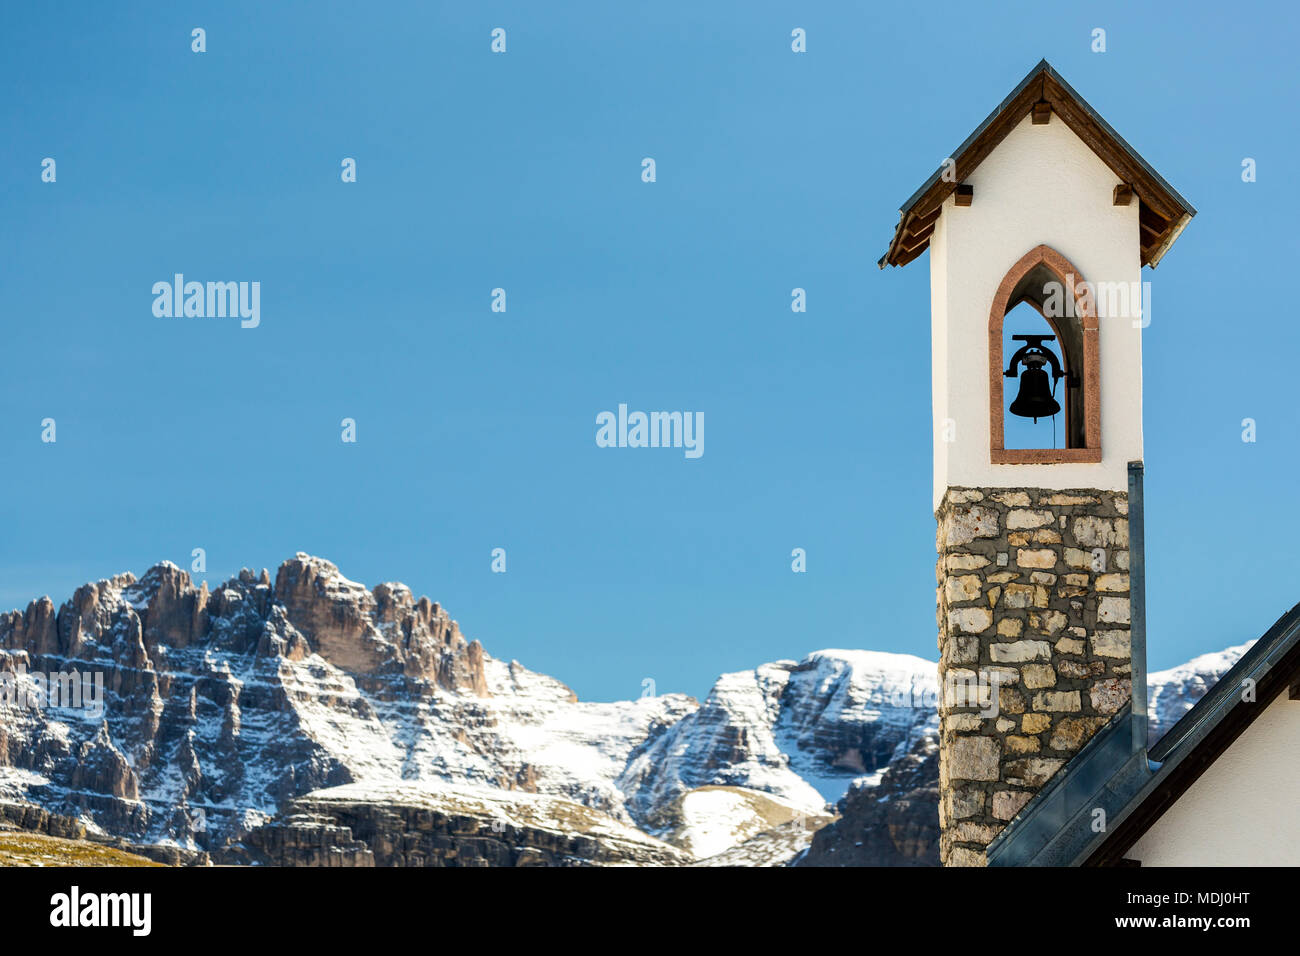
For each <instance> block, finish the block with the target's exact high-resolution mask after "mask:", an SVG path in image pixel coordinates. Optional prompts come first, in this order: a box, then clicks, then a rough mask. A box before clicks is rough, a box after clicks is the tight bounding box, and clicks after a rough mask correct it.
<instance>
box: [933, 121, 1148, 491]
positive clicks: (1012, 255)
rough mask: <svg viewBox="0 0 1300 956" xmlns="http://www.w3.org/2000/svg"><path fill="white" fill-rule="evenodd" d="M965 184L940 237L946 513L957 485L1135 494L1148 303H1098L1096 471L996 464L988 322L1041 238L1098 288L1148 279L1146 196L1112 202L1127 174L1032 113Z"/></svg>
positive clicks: (939, 366) (939, 468)
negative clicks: (1143, 244) (1133, 465)
mask: <svg viewBox="0 0 1300 956" xmlns="http://www.w3.org/2000/svg"><path fill="white" fill-rule="evenodd" d="M966 182H969V183H971V184H972V185H973V186H974V187H975V196H974V202H973V203H972V204H971V205H970V206H965V207H958V206H956V205H955V203H954V199H953V197H951V196H950V197H948V199H947V200H945V202H944V208H943V212H942V213H941V214H940V216H939V220H938V223H937V225H936V227H935V231H934V235H933V237H932V238H931V241H930V290H931V327H932V337H933V384H934V392H933V401H934V503H935V507H936V508H937V507H938V505H939V502H940V500H941V499H942V497H943V493H944V489H946V488H947V487H949V486H954V485H964V486H977V487H990V486H991V487H1015V486H1023V487H1036V488H1101V489H1107V490H1112V491H1122V490H1125V489H1126V488H1127V487H1128V471H1127V465H1128V462H1129V461H1131V460H1135V459H1140V458H1142V344H1141V330H1140V328H1135V327H1134V325H1135V323H1134V319H1136V318H1137V317H1138V315H1139V314H1140V312H1139V310H1138V307H1137V306H1136V305H1134V306H1131V307H1130V309H1129V312H1128V313H1127V314H1124V315H1110V314H1108V311H1109V309H1108V303H1107V302H1106V301H1105V297H1104V296H1103V297H1099V299H1098V302H1097V313H1098V316H1099V318H1100V323H1099V325H1100V331H1099V333H1098V338H1099V345H1100V352H1101V446H1102V460H1101V462H1099V463H1095V464H1079V463H1065V464H1051V465H994V464H992V463H991V461H990V456H989V384H988V320H989V310H990V308H991V307H992V304H993V297H994V295H995V294H996V292H997V289H998V286H999V284H1001V282H1002V279H1003V277H1004V276H1005V275H1006V273H1007V271H1008V270H1009V269H1010V268H1011V267H1012V266H1013V265H1014V264H1015V263H1016V262H1017V261H1018V260H1019V259H1020V258H1021V257H1022V256H1023V255H1024V254H1025V253H1027V252H1029V251H1030V250H1031V249H1033V248H1034V247H1035V246H1037V245H1039V244H1040V243H1043V244H1046V245H1049V246H1051V247H1052V248H1054V249H1056V251H1058V252H1059V253H1061V254H1062V255H1063V256H1065V257H1066V258H1067V259H1069V260H1070V261H1071V262H1072V263H1074V265H1075V267H1076V268H1078V269H1079V271H1080V273H1081V274H1082V276H1083V278H1085V279H1086V280H1088V281H1089V282H1092V283H1100V282H1125V283H1137V282H1140V281H1141V279H1142V271H1141V270H1142V265H1141V258H1140V256H1141V253H1140V250H1139V245H1138V238H1139V227H1138V203H1137V201H1136V199H1135V200H1134V202H1132V203H1131V204H1130V205H1128V206H1115V205H1112V195H1113V191H1114V188H1115V185H1116V184H1117V183H1118V182H1119V180H1118V178H1117V177H1116V176H1115V174H1114V173H1113V172H1112V171H1111V170H1110V168H1109V167H1107V166H1106V165H1105V164H1104V163H1103V162H1102V161H1101V160H1100V159H1098V158H1097V156H1096V154H1094V153H1093V152H1092V151H1091V150H1090V149H1088V147H1087V146H1085V145H1084V144H1083V142H1082V141H1081V140H1080V139H1079V138H1078V137H1077V136H1075V134H1074V133H1073V132H1071V131H1070V129H1069V128H1068V127H1067V126H1066V125H1065V123H1064V122H1062V121H1061V119H1060V118H1059V117H1057V116H1053V117H1052V119H1051V122H1049V123H1047V124H1045V125H1042V126H1034V125H1033V124H1032V122H1031V121H1030V118H1029V117H1028V116H1026V117H1025V118H1024V120H1022V121H1021V123H1020V124H1019V125H1018V126H1017V127H1016V128H1015V129H1014V130H1012V131H1011V133H1010V134H1009V135H1008V136H1007V137H1006V138H1005V139H1004V140H1003V141H1002V142H1001V143H999V144H998V146H997V148H996V149H995V150H994V151H993V152H992V154H991V155H989V156H988V157H987V158H986V159H985V160H984V162H983V163H981V164H980V165H979V167H978V168H977V169H976V170H975V172H974V173H973V174H972V175H971V176H970V177H969V178H968V179H967V180H966ZM1004 364H1005V363H1004ZM1007 382H1008V384H1010V380H1007ZM949 419H951V424H950V425H949V428H948V429H947V430H946V429H945V424H946V423H947V422H948V420H949ZM948 434H951V435H952V437H953V439H954V440H952V441H948V440H946V439H947V437H948Z"/></svg>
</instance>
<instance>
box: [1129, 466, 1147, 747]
mask: <svg viewBox="0 0 1300 956" xmlns="http://www.w3.org/2000/svg"><path fill="white" fill-rule="evenodd" d="M1142 505H1143V502H1142V462H1140V461H1130V462H1129V463H1128V581H1129V638H1130V643H1131V649H1132V656H1131V661H1130V666H1131V668H1132V670H1131V673H1130V674H1129V677H1130V678H1131V680H1132V684H1133V702H1132V705H1131V708H1130V711H1131V715H1132V721H1133V749H1132V752H1133V753H1140V752H1143V751H1145V750H1146V749H1147V573H1146V571H1147V569H1146V535H1145V532H1144V528H1143V507H1142Z"/></svg>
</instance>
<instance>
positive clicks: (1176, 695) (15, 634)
mask: <svg viewBox="0 0 1300 956" xmlns="http://www.w3.org/2000/svg"><path fill="white" fill-rule="evenodd" d="M1235 650H1237V649H1229V651H1235ZM1224 654H1225V655H1226V654H1228V652H1224ZM1225 660H1227V657H1225V656H1224V655H1220V657H1219V658H1218V659H1217V660H1216V662H1215V663H1216V666H1217V665H1218V664H1222V663H1223V661H1225ZM76 668H81V669H84V670H94V671H96V672H97V673H101V674H102V675H103V677H104V688H105V698H106V701H105V702H106V706H105V709H104V713H103V714H102V715H101V716H100V717H98V718H92V717H90V716H88V715H87V714H86V713H82V712H79V711H78V710H76V709H75V708H69V707H61V706H44V707H39V706H38V707H35V708H31V707H13V706H7V705H6V706H2V707H0V801H8V802H10V803H23V804H35V805H38V806H40V807H42V808H44V809H45V810H46V811H48V812H50V813H56V814H61V815H64V816H67V817H69V818H74V819H75V820H77V821H79V822H80V824H81V825H84V826H85V827H86V828H87V830H88V832H90V833H92V834H96V835H101V836H104V837H111V838H114V839H121V840H127V841H130V842H131V843H133V844H137V845H159V846H170V847H175V848H177V849H178V850H183V851H187V852H190V851H192V852H197V853H206V854H210V855H211V857H212V859H214V860H216V861H218V862H231V863H249V862H253V863H256V862H282V863H316V864H320V865H374V864H375V863H376V862H378V863H379V865H390V864H401V865H415V864H416V862H419V863H420V865H502V864H503V863H509V864H510V865H531V864H540V865H586V864H589V863H617V862H634V863H649V864H656V865H662V864H664V863H673V862H683V861H689V860H690V859H692V858H695V857H700V856H703V855H707V856H709V857H710V858H711V859H713V860H715V861H724V860H729V859H734V860H743V859H763V860H765V861H767V862H768V863H771V862H773V861H774V859H775V857H774V856H773V854H774V853H777V854H778V855H779V853H782V852H786V851H787V850H788V851H789V852H790V853H791V854H794V853H796V852H803V850H804V849H806V847H807V846H808V843H809V840H810V839H811V838H812V834H811V832H805V830H806V827H805V821H807V820H816V821H818V823H819V824H820V823H822V822H825V821H826V819H828V818H827V817H826V816H825V814H826V813H827V812H828V809H829V807H830V806H831V805H834V804H837V803H838V804H840V806H841V810H843V809H844V807H845V805H846V804H845V800H846V799H847V796H846V795H848V794H849V792H850V790H852V791H853V794H856V797H855V798H854V799H855V802H856V803H858V804H861V803H863V801H868V802H869V801H870V800H871V799H872V793H873V788H875V787H877V786H879V785H880V784H881V783H882V781H886V782H888V781H890V780H894V781H905V782H906V784H907V787H908V789H907V791H906V793H908V794H911V793H913V792H914V793H915V794H916V795H917V796H916V798H915V799H914V800H913V802H914V803H916V805H917V806H919V807H921V809H914V810H912V811H911V815H910V816H909V817H908V827H909V828H910V829H909V832H911V834H912V835H911V836H909V837H907V839H906V842H905V844H903V845H900V846H894V847H884V846H882V847H881V848H880V850H879V853H878V854H876V856H877V857H878V858H880V859H890V860H896V859H906V860H917V861H919V860H922V859H923V858H925V854H926V852H927V851H926V850H925V839H924V837H923V836H920V835H918V833H919V832H920V831H919V830H918V829H917V828H918V827H920V828H921V829H924V822H925V821H924V814H925V812H926V811H925V810H924V806H923V804H924V800H925V799H926V796H925V793H926V789H925V782H924V781H922V780H918V779H917V772H916V767H917V766H921V767H928V766H929V765H930V764H931V763H933V761H929V762H926V761H924V760H921V758H919V757H917V754H928V753H929V750H928V749H927V748H928V747H929V743H928V742H929V741H930V740H931V739H932V738H933V736H934V734H935V731H936V729H937V723H936V715H935V713H934V700H935V697H936V696H937V693H936V692H937V685H936V678H935V664H934V663H933V662H931V661H927V660H925V659H923V658H919V657H913V656H911V655H898V654H888V653H885V652H876V651H865V650H834V649H827V650H822V651H815V652H813V653H811V654H808V655H807V656H805V657H804V658H803V659H802V660H798V661H795V660H782V661H775V662H770V663H767V664H762V665H760V666H758V667H756V668H754V669H752V670H747V671H737V672H733V673H729V674H724V675H722V676H720V677H719V678H718V680H717V681H716V682H715V684H714V686H713V688H712V690H711V691H710V693H709V695H708V696H707V697H706V699H705V700H704V701H697V700H696V699H694V698H692V697H688V696H686V695H682V694H664V695H657V696H645V697H642V698H638V699H636V700H630V701H613V702H586V701H581V700H579V699H578V697H577V695H576V694H574V692H573V691H572V689H571V688H569V687H568V686H567V685H565V684H564V683H562V682H561V681H559V680H556V679H555V678H553V677H549V676H548V675H545V674H541V673H538V672H535V671H531V670H529V669H528V668H526V667H524V666H523V665H522V664H520V663H519V662H518V661H508V662H507V661H502V660H498V659H496V658H493V657H492V656H491V655H490V654H488V653H487V652H486V651H485V650H484V648H483V647H482V645H481V644H480V643H479V642H478V641H476V640H469V639H467V638H466V637H465V636H464V635H463V634H462V633H461V631H460V627H459V625H458V623H457V622H456V621H455V620H453V619H452V618H451V617H450V615H449V614H448V613H447V612H446V611H445V610H444V609H443V608H442V607H441V605H439V604H438V603H436V602H433V601H430V600H429V599H428V598H425V597H420V598H418V599H417V598H416V597H415V596H414V595H413V594H412V593H411V591H410V589H409V588H407V587H406V586H405V585H403V584H400V583H397V582H383V583H381V584H378V585H375V586H374V587H373V588H366V587H365V586H364V585H361V584H358V583H357V582H355V581H351V580H349V579H348V578H346V577H345V576H344V575H343V574H342V573H341V572H340V571H339V569H338V568H337V567H336V566H335V565H334V564H332V563H331V562H329V561H326V560H324V559H322V558H318V557H313V556H311V555H308V554H305V553H302V552H299V553H298V554H296V555H295V556H294V557H292V558H290V559H288V560H286V561H285V562H283V563H282V564H281V565H280V567H279V568H278V569H277V572H276V574H275V576H274V579H272V577H271V575H270V574H269V572H268V571H266V570H265V569H263V570H262V571H261V572H260V573H257V572H254V571H253V570H251V569H244V570H242V571H240V572H239V573H238V574H237V575H234V576H232V577H231V578H230V579H229V580H228V581H226V582H224V583H222V584H219V585H218V586H216V587H215V588H212V589H210V590H209V588H208V586H207V584H206V582H204V583H202V584H200V585H196V584H195V583H194V581H193V580H192V578H191V577H190V575H189V574H188V573H187V572H185V571H182V570H181V569H180V568H178V567H177V566H176V565H174V564H172V563H170V562H160V563H159V564H156V565H154V566H153V567H151V568H150V569H149V570H148V571H146V572H145V574H144V575H143V576H142V577H140V578H138V579H137V578H135V576H134V575H132V574H129V573H127V574H119V575H115V576H113V577H111V578H107V579H103V580H101V581H98V582H93V583H88V584H85V585H82V586H81V587H79V588H77V589H76V590H75V591H74V593H73V595H72V597H71V598H69V599H68V600H67V601H65V602H64V603H63V604H62V605H59V606H57V607H56V606H55V604H54V602H53V601H52V600H51V599H50V598H49V597H48V596H45V597H42V598H38V599H36V600H34V601H32V602H30V603H29V604H28V606H27V608H26V610H24V611H12V612H9V613H7V614H0V675H3V674H8V675H9V676H10V677H11V678H14V679H16V681H17V683H19V684H23V683H25V682H26V683H29V682H30V681H31V680H32V679H33V675H34V674H38V673H41V672H46V673H53V672H56V671H61V670H66V669H76ZM1174 670H1175V671H1178V669H1174ZM1197 673H1198V672H1195V671H1194V670H1193V671H1188V672H1182V671H1179V672H1178V673H1177V674H1174V673H1173V672H1172V671H1171V672H1169V674H1170V676H1169V681H1168V688H1167V689H1165V690H1163V691H1161V692H1160V693H1153V698H1152V699H1153V702H1158V703H1159V705H1160V713H1161V714H1162V715H1163V716H1162V717H1161V718H1160V719H1161V721H1163V720H1165V719H1166V718H1172V719H1176V716H1178V715H1180V714H1181V712H1182V711H1181V710H1180V707H1181V704H1180V701H1185V699H1186V698H1188V697H1190V696H1191V695H1194V694H1195V693H1196V692H1197V691H1198V689H1199V690H1200V692H1203V690H1204V683H1205V682H1204V679H1203V678H1201V679H1200V680H1199V683H1198V678H1197ZM1155 676H1156V675H1153V678H1154V677H1155ZM1160 686H1162V687H1163V686H1164V685H1160ZM1187 706H1190V704H1187ZM1153 712H1154V711H1153ZM918 761H920V762H919V763H918ZM904 769H906V772H904ZM891 770H892V771H893V774H892V777H891ZM923 775H924V774H923V773H922V776H923ZM901 785H902V784H901V783H900V784H898V786H901ZM887 789H888V788H887ZM511 793H515V794H519V795H520V797H519V799H523V797H522V795H524V794H533V795H535V796H536V800H532V802H529V801H527V800H526V801H525V803H523V804H521V803H519V801H518V799H515V798H510V797H509V796H508V795H509V794H511ZM367 794H369V795H370V796H369V797H368V796H367ZM414 794H419V795H420V796H419V799H418V800H417V799H415V797H414V796H413V795H414ZM469 794H474V796H469ZM747 794H752V795H753V796H746V795H747ZM326 795H328V796H326ZM399 795H400V799H399ZM343 797H346V799H343ZM530 799H531V798H530ZM368 800H369V802H367V801H368ZM539 801H540V802H539ZM917 801H919V802H917ZM507 804H508V805H510V806H513V807H515V808H516V809H515V810H514V811H513V812H515V813H516V814H520V815H522V817H526V818H527V819H522V818H521V819H520V820H517V821H514V822H511V820H510V819H508V817H509V816H510V814H509V813H508V812H506V811H503V810H502V809H501V807H502V806H505V805H507ZM525 806H526V807H527V808H528V809H527V811H526V812H525V810H524V809H523V808H524V807H525ZM539 808H541V809H539ZM710 814H712V816H710ZM548 815H549V816H548ZM917 821H920V822H919V823H918V822H917ZM768 824H770V825H771V826H772V827H774V828H776V829H777V830H780V831H781V832H782V833H784V834H785V836H782V837H781V838H780V839H774V838H771V837H769V838H767V839H766V842H765V843H764V844H763V846H762V847H761V848H759V847H758V845H757V844H755V847H756V849H755V850H754V851H752V852H751V851H748V850H744V849H737V848H739V847H741V846H742V844H745V843H747V842H748V840H749V839H750V838H753V837H754V836H755V833H756V831H755V827H759V828H760V829H761V827H762V826H763V825H768ZM935 826H936V827H937V819H936V820H935ZM385 827H389V828H391V829H392V832H388V830H386V829H385ZM913 831H915V832H913ZM357 832H362V833H365V834H367V838H366V839H365V840H360V839H358V838H357V837H356V836H355V833H357ZM774 832H775V831H774ZM873 832H877V834H878V836H879V838H880V839H885V840H888V839H889V837H888V833H889V827H888V826H884V827H876V828H875V831H873ZM900 832H901V831H900ZM637 833H639V834H643V837H638V836H635V834H637ZM503 835H508V837H509V838H508V839H505V838H503ZM757 835H759V836H762V833H758V834H757ZM375 841H378V842H377V843H375ZM823 842H824V841H823ZM873 846H874V844H873ZM304 847H311V848H313V849H311V850H305V849H304ZM774 848H775V849H774ZM733 849H737V852H735V853H731V850H733ZM814 850H816V847H815V846H814ZM875 852H876V851H875V850H872V849H871V848H870V847H869V848H868V851H867V852H865V853H862V852H860V853H857V854H856V857H857V858H859V859H871V858H873V856H872V855H873V853H875ZM729 854H730V855H729ZM822 856H823V857H825V858H826V859H830V856H831V855H830V854H829V853H822Z"/></svg>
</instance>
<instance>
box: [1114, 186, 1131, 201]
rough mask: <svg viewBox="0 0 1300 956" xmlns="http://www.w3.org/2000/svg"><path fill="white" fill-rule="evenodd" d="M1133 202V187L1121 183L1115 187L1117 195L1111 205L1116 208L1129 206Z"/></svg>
mask: <svg viewBox="0 0 1300 956" xmlns="http://www.w3.org/2000/svg"><path fill="white" fill-rule="evenodd" d="M1131 202H1133V187H1132V186H1130V185H1129V184H1128V183H1120V184H1119V185H1118V186H1116V187H1115V195H1114V196H1113V197H1112V199H1111V204H1112V205H1115V206H1127V205H1129V204H1130V203H1131Z"/></svg>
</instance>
